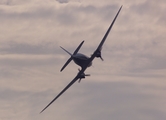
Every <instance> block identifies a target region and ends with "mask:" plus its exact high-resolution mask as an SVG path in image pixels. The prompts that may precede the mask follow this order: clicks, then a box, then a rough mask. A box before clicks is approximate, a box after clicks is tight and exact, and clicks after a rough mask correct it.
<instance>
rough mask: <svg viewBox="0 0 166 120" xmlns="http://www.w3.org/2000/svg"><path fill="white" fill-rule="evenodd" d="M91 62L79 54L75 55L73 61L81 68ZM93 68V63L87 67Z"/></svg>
mask: <svg viewBox="0 0 166 120" xmlns="http://www.w3.org/2000/svg"><path fill="white" fill-rule="evenodd" d="M88 60H89V57H87V56H86V55H84V54H81V53H77V54H76V55H73V61H74V62H75V63H76V64H77V65H78V66H80V67H84V66H85V65H86V63H87V61H88ZM90 66H92V62H90V63H89V65H88V66H87V67H90Z"/></svg>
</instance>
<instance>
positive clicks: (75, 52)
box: [73, 41, 84, 55]
mask: <svg viewBox="0 0 166 120" xmlns="http://www.w3.org/2000/svg"><path fill="white" fill-rule="evenodd" d="M83 43H84V41H82V42H81V43H80V45H79V46H78V47H77V49H76V50H75V51H74V53H73V55H75V54H77V52H78V51H79V49H80V48H81V46H82V44H83Z"/></svg>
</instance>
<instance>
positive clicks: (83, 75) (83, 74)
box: [78, 68, 90, 83]
mask: <svg viewBox="0 0 166 120" xmlns="http://www.w3.org/2000/svg"><path fill="white" fill-rule="evenodd" d="M78 71H79V72H80V71H81V70H80V69H79V68H78ZM85 76H90V74H85V73H82V74H81V76H80V78H79V81H78V82H79V83H80V82H81V79H84V78H85Z"/></svg>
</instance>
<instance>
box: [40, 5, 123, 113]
mask: <svg viewBox="0 0 166 120" xmlns="http://www.w3.org/2000/svg"><path fill="white" fill-rule="evenodd" d="M121 8H122V6H121V7H120V9H119V11H118V13H117V14H116V16H115V18H114V19H113V21H112V23H111V25H110V26H109V28H108V30H107V32H106V34H105V35H104V37H103V39H102V41H101V42H100V44H99V46H98V47H97V49H96V50H95V51H94V53H93V54H92V56H91V57H90V58H89V57H87V56H85V55H84V54H81V53H77V52H78V51H79V49H80V48H81V46H82V44H83V43H84V41H82V42H81V43H80V45H79V46H78V47H77V49H76V50H75V51H74V53H73V54H71V53H70V52H68V51H67V50H66V49H64V48H63V47H61V48H62V49H63V50H64V51H66V52H67V53H68V54H69V55H70V58H69V59H68V60H67V62H66V63H65V64H64V66H63V67H62V69H61V70H60V71H62V70H63V69H64V68H65V67H66V66H67V65H68V64H69V63H70V62H71V61H72V60H73V61H74V62H75V63H76V64H77V65H79V66H80V67H81V70H80V69H78V70H79V72H78V74H77V75H76V77H75V78H74V79H73V80H72V81H71V82H70V83H69V84H68V85H67V86H66V87H65V88H64V89H63V90H62V91H61V92H60V93H59V94H58V95H57V96H56V97H55V98H54V99H53V100H52V101H51V102H50V103H49V104H48V105H47V106H46V107H45V108H44V109H43V110H42V111H41V112H40V113H42V112H43V111H44V110H45V109H46V108H47V107H49V106H50V105H51V104H52V103H53V102H54V101H55V100H56V99H57V98H58V97H59V96H60V95H62V94H63V93H64V92H65V91H66V90H67V89H68V88H69V87H70V86H71V85H73V84H74V83H75V82H76V81H77V80H79V81H78V82H80V81H81V79H83V78H85V77H86V76H90V74H85V73H84V71H85V70H86V69H87V68H88V67H90V66H91V65H92V61H93V59H94V58H95V57H97V58H100V59H101V60H102V61H103V58H102V56H101V50H102V46H103V44H104V42H105V40H106V38H107V36H108V34H109V32H110V30H111V28H112V26H113V24H114V22H115V20H116V18H117V16H118V15H119V12H120V11H121Z"/></svg>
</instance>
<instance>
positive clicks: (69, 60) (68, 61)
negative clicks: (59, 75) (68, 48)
mask: <svg viewBox="0 0 166 120" xmlns="http://www.w3.org/2000/svg"><path fill="white" fill-rule="evenodd" d="M71 60H72V56H71V57H70V58H69V59H68V60H67V62H66V63H65V64H64V66H63V67H62V68H61V70H60V71H61V72H62V70H63V69H64V68H65V67H66V66H67V65H68V64H69V63H70V62H71Z"/></svg>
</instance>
